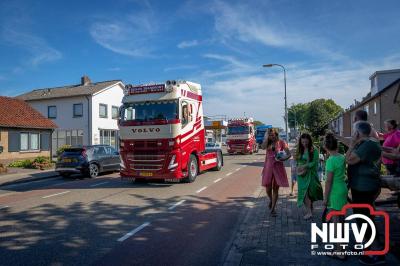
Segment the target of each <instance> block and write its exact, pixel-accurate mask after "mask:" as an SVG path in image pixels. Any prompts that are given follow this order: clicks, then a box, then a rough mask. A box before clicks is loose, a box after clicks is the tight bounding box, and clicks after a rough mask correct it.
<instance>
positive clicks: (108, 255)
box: [0, 153, 265, 265]
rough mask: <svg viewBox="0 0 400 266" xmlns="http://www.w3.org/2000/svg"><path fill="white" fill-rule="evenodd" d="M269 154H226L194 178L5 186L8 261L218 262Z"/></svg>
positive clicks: (1, 203) (2, 247) (2, 202)
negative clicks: (184, 180) (188, 181)
mask: <svg viewBox="0 0 400 266" xmlns="http://www.w3.org/2000/svg"><path fill="white" fill-rule="evenodd" d="M264 156H265V155H264V154H262V153H260V154H257V155H234V156H225V157H224V160H225V166H224V167H223V169H222V170H221V171H219V172H215V171H210V172H205V173H203V174H201V175H199V176H198V177H197V179H196V181H195V182H194V183H191V184H183V183H168V182H166V183H163V182H151V183H140V184H137V183H133V182H130V181H122V180H120V179H119V175H118V174H117V173H111V174H106V175H102V176H100V177H98V178H96V179H63V178H61V177H59V178H54V179H48V180H42V181H37V182H31V183H26V184H18V185H12V186H7V187H0V258H1V259H0V265H32V264H34V265H218V264H219V263H220V262H221V261H222V260H223V258H224V256H226V252H227V250H228V247H229V244H230V241H231V239H232V237H233V233H234V231H235V228H236V227H237V225H238V223H239V222H240V221H241V218H242V216H243V214H244V213H245V211H246V209H247V208H248V206H249V202H250V201H251V199H252V197H253V195H254V193H255V192H256V191H257V190H258V189H259V187H260V173H261V169H262V168H261V167H262V161H263V159H264Z"/></svg>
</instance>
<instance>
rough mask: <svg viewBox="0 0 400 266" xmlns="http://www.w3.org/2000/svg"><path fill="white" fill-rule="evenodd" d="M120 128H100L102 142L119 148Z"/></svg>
mask: <svg viewBox="0 0 400 266" xmlns="http://www.w3.org/2000/svg"><path fill="white" fill-rule="evenodd" d="M118 137H119V134H118V130H107V129H100V144H103V145H110V146H112V147H114V148H115V149H118V145H119V143H118Z"/></svg>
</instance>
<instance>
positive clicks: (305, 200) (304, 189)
mask: <svg viewBox="0 0 400 266" xmlns="http://www.w3.org/2000/svg"><path fill="white" fill-rule="evenodd" d="M296 154H297V175H298V177H297V187H298V194H297V206H299V207H301V206H303V205H305V207H306V214H305V215H304V219H306V220H308V219H310V218H312V209H313V202H314V201H317V200H323V192H322V186H321V183H320V182H319V179H318V173H317V170H318V160H319V154H318V149H317V148H315V147H314V146H313V143H312V139H311V136H310V134H307V133H303V134H302V135H301V137H300V139H299V144H298V147H297V153H296Z"/></svg>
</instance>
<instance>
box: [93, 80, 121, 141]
mask: <svg viewBox="0 0 400 266" xmlns="http://www.w3.org/2000/svg"><path fill="white" fill-rule="evenodd" d="M123 96H124V92H123V85H122V84H121V83H118V84H115V85H113V86H112V87H110V88H108V89H106V90H103V91H102V92H100V93H98V94H95V95H94V96H93V98H92V114H93V120H92V143H93V144H100V131H99V130H100V129H110V130H118V120H116V119H112V111H111V107H112V106H117V107H120V106H121V102H122V98H123ZM100 104H107V113H108V117H107V118H100V115H99V112H100Z"/></svg>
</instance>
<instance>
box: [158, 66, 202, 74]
mask: <svg viewBox="0 0 400 266" xmlns="http://www.w3.org/2000/svg"><path fill="white" fill-rule="evenodd" d="M194 68H197V66H196V65H177V66H171V67H166V68H164V72H169V71H176V70H187V69H194Z"/></svg>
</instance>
